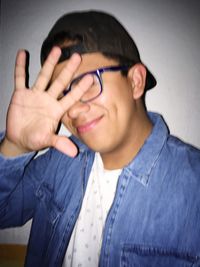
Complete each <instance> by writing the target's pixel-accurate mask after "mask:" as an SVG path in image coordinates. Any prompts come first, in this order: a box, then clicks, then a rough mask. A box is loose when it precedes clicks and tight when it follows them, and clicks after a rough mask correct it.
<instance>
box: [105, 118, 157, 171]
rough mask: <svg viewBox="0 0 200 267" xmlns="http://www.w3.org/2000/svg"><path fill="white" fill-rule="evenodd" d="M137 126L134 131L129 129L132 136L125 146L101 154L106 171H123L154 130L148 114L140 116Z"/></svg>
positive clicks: (129, 136) (125, 142)
mask: <svg viewBox="0 0 200 267" xmlns="http://www.w3.org/2000/svg"><path fill="white" fill-rule="evenodd" d="M136 124H137V127H136V126H135V127H133V128H134V129H133V130H131V129H129V130H130V134H129V135H128V138H127V140H125V141H124V146H120V147H119V148H116V149H115V150H113V151H111V152H109V153H101V157H102V161H103V164H104V168H105V169H107V170H114V169H122V168H124V167H125V166H126V165H128V164H129V163H130V162H131V161H132V160H133V159H134V158H135V157H136V155H137V154H138V152H139V150H140V149H141V147H142V146H143V144H144V142H145V140H146V139H147V138H148V136H149V135H150V133H151V131H152V128H153V125H152V123H151V121H150V119H149V118H148V116H147V114H146V113H143V114H141V115H140V117H139V118H138V122H137V123H136Z"/></svg>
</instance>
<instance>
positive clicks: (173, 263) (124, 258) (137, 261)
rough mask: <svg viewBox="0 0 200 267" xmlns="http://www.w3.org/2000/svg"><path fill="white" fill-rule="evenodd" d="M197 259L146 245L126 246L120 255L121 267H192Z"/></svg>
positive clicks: (185, 253) (187, 254)
mask: <svg viewBox="0 0 200 267" xmlns="http://www.w3.org/2000/svg"><path fill="white" fill-rule="evenodd" d="M197 262H199V257H198V256H195V255H191V254H190V253H187V252H185V251H178V250H175V249H170V248H162V247H153V246H146V245H137V244H135V245H133V244H130V245H129V244H126V245H124V246H123V249H122V254H121V261H120V266H121V267H193V266H199V265H196V263H197Z"/></svg>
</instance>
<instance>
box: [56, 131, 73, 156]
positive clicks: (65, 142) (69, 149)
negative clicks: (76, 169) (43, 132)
mask: <svg viewBox="0 0 200 267" xmlns="http://www.w3.org/2000/svg"><path fill="white" fill-rule="evenodd" d="M51 146H52V147H54V148H56V149H57V150H59V151H60V152H62V153H64V154H66V155H68V156H70V157H75V156H76V155H77V153H78V149H77V147H76V145H75V144H74V143H73V142H72V141H71V140H70V139H69V138H67V137H66V136H59V135H53V136H52V142H51Z"/></svg>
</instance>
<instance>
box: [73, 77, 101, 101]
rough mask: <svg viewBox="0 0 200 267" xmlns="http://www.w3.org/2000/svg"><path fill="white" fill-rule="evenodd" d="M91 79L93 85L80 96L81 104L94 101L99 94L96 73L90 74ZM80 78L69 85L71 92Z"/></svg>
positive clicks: (99, 86) (98, 80)
mask: <svg viewBox="0 0 200 267" xmlns="http://www.w3.org/2000/svg"><path fill="white" fill-rule="evenodd" d="M92 77H93V83H92V85H91V86H90V88H89V89H88V90H87V92H86V93H85V94H84V95H83V96H82V98H81V101H82V102H88V101H91V100H93V99H95V98H96V97H97V96H99V95H100V93H101V82H100V78H99V77H98V75H97V74H96V73H94V74H92ZM82 78H83V77H81V78H78V79H76V80H74V81H73V83H72V84H71V90H73V89H74V88H75V86H76V85H77V84H78V82H79V81H80V80H81V79H82Z"/></svg>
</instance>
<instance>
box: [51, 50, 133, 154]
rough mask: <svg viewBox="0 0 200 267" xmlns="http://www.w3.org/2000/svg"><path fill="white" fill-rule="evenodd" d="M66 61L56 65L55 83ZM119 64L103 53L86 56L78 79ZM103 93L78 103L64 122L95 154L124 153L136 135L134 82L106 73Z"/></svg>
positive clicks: (70, 110)
mask: <svg viewBox="0 0 200 267" xmlns="http://www.w3.org/2000/svg"><path fill="white" fill-rule="evenodd" d="M64 64H65V62H63V63H60V64H58V65H57V66H56V68H55V71H54V75H53V78H52V80H54V79H55V77H57V75H58V73H59V72H60V71H61V69H62V68H63V66H64ZM113 65H119V64H118V63H117V62H116V61H115V60H112V59H108V58H106V57H104V56H103V55H102V54H100V53H91V54H85V55H82V62H81V64H80V66H79V68H78V70H77V72H76V73H75V76H74V77H77V76H79V75H80V74H82V73H85V72H88V71H92V70H95V69H98V68H102V67H106V66H113ZM102 80H103V92H102V94H101V95H100V96H99V97H97V98H96V99H95V100H93V101H92V102H88V103H82V102H77V103H76V104H74V105H73V106H72V107H71V108H70V109H69V110H68V111H67V112H66V114H65V115H64V117H63V119H62V122H63V124H64V125H65V126H66V127H67V129H68V130H69V131H70V132H71V133H72V134H73V135H75V136H76V137H78V138H79V139H80V140H81V141H82V142H83V143H85V144H86V145H87V146H88V147H90V148H91V149H92V150H94V151H98V152H100V153H102V154H103V153H111V152H114V151H117V150H118V149H120V150H123V148H125V147H126V146H127V145H128V143H129V142H130V140H131V138H132V137H133V135H134V131H135V128H136V125H135V123H134V117H135V109H136V105H135V100H134V98H133V88H132V84H131V81H130V79H128V78H127V77H126V76H122V74H121V72H120V71H119V72H105V73H103V74H102Z"/></svg>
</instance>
